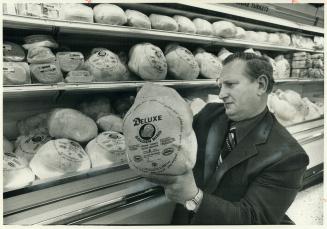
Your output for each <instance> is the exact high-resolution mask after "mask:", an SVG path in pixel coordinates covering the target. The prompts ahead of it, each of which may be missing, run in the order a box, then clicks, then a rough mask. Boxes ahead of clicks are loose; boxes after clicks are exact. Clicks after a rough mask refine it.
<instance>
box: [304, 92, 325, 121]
mask: <svg viewBox="0 0 327 229" xmlns="http://www.w3.org/2000/svg"><path fill="white" fill-rule="evenodd" d="M302 101H303V103H304V106H305V109H306V112H305V117H304V119H305V120H311V119H315V118H319V117H320V115H321V109H320V108H319V107H318V106H317V105H316V104H314V103H313V102H311V101H310V100H309V99H308V98H306V97H305V98H303V99H302Z"/></svg>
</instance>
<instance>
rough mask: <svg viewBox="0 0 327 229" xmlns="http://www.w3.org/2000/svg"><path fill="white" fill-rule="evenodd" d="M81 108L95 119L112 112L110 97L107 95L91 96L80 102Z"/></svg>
mask: <svg viewBox="0 0 327 229" xmlns="http://www.w3.org/2000/svg"><path fill="white" fill-rule="evenodd" d="M79 110H80V111H81V112H82V113H83V114H85V115H87V116H89V117H90V118H92V119H93V120H94V121H96V120H98V119H99V118H101V117H103V116H106V115H109V114H111V113H112V109H111V104H110V99H109V98H108V97H105V96H94V97H90V98H88V99H86V100H84V101H83V102H81V103H80V104H79Z"/></svg>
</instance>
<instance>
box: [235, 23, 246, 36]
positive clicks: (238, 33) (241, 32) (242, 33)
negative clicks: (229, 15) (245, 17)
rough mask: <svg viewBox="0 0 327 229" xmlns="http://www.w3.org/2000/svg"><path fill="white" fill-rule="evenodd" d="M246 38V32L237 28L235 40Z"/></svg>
mask: <svg viewBox="0 0 327 229" xmlns="http://www.w3.org/2000/svg"><path fill="white" fill-rule="evenodd" d="M245 36H246V33H245V30H244V29H243V28H242V27H238V26H236V34H235V38H238V39H244V38H245Z"/></svg>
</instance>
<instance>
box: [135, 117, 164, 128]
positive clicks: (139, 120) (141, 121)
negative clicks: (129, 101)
mask: <svg viewBox="0 0 327 229" xmlns="http://www.w3.org/2000/svg"><path fill="white" fill-rule="evenodd" d="M161 120H162V115H156V116H152V117H147V118H134V119H133V122H134V126H138V125H142V124H146V123H149V122H157V121H161Z"/></svg>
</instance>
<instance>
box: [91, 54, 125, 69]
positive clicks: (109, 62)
mask: <svg viewBox="0 0 327 229" xmlns="http://www.w3.org/2000/svg"><path fill="white" fill-rule="evenodd" d="M89 62H90V63H91V65H92V66H93V67H95V68H97V69H103V70H106V71H115V69H116V68H117V67H118V64H119V59H118V56H117V55H116V54H114V53H112V52H110V51H108V50H101V51H98V52H97V53H95V54H94V55H92V56H91V57H90V59H89Z"/></svg>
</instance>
